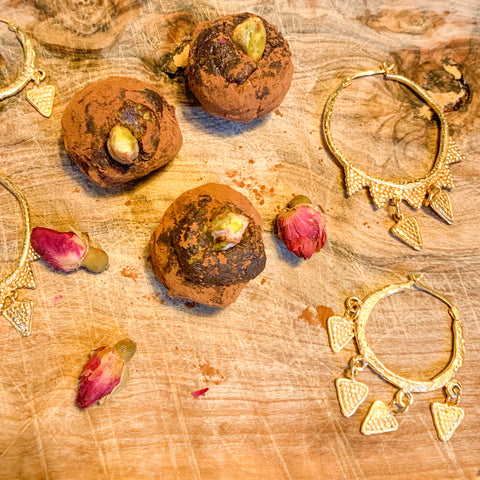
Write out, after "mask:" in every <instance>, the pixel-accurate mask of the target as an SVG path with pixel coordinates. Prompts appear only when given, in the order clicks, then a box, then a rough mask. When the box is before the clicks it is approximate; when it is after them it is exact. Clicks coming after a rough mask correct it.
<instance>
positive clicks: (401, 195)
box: [322, 64, 463, 250]
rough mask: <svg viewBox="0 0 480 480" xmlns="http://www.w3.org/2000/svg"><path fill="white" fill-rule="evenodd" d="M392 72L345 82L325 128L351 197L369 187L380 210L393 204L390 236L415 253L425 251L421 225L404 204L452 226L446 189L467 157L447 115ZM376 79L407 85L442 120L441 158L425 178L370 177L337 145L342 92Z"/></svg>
mask: <svg viewBox="0 0 480 480" xmlns="http://www.w3.org/2000/svg"><path fill="white" fill-rule="evenodd" d="M392 69H393V65H391V66H387V65H386V64H383V65H382V67H381V69H380V70H369V71H366V72H360V73H357V74H355V75H353V76H352V77H348V78H345V79H344V80H343V81H342V82H341V83H340V85H339V86H338V87H337V88H336V89H335V90H334V91H333V92H332V93H331V95H330V97H329V98H328V100H327V103H326V106H325V111H324V115H323V122H322V127H323V133H324V137H325V141H326V144H327V146H328V148H329V150H330V151H331V153H332V154H333V155H334V156H335V158H337V160H338V161H339V162H340V164H341V165H342V167H343V170H344V175H345V187H346V192H347V195H348V196H351V195H353V194H354V193H355V192H357V191H358V190H361V189H362V188H363V187H368V189H369V192H370V196H371V197H372V200H373V203H374V204H375V206H376V207H377V208H381V207H383V206H385V204H386V203H387V202H390V203H391V204H393V206H394V207H395V212H394V213H393V215H392V218H393V220H394V221H395V224H394V225H393V226H392V227H391V229H390V232H391V233H392V234H393V235H394V236H395V237H397V238H398V239H399V240H401V241H402V242H404V243H406V244H407V245H409V246H410V247H412V248H414V249H415V250H421V248H422V237H421V235H420V229H419V226H418V222H417V220H416V219H415V217H406V216H405V215H404V214H403V213H402V212H401V211H400V204H401V202H402V201H405V202H407V203H408V204H409V205H410V206H412V207H413V208H415V209H418V208H420V207H421V206H422V204H424V205H425V206H430V208H431V209H432V210H433V211H434V212H435V213H436V214H437V215H438V216H439V217H440V218H442V219H443V220H444V221H445V222H446V223H448V224H451V223H452V222H453V212H452V206H451V202H450V197H449V196H448V193H447V192H446V191H445V190H444V188H446V189H451V188H453V180H452V175H451V173H450V169H449V165H450V164H451V163H454V162H457V161H459V160H461V159H462V158H463V156H462V155H461V154H460V152H459V150H458V148H457V146H456V145H455V143H454V142H453V140H452V139H451V138H450V135H449V131H448V124H447V121H446V119H445V115H444V114H443V111H442V109H441V108H440V106H439V105H438V104H437V102H435V100H434V99H433V98H432V97H431V96H430V95H429V94H428V93H427V92H426V91H425V90H423V89H422V88H421V87H419V86H418V85H417V84H416V83H414V82H412V81H411V80H409V79H408V78H405V77H402V76H401V75H395V74H393V73H391V70H392ZM372 75H383V76H384V78H385V80H393V81H396V82H399V83H401V84H403V85H406V86H407V87H408V88H410V89H411V90H412V91H413V92H414V93H416V94H417V95H418V96H419V97H420V98H421V99H422V100H423V101H424V102H426V103H427V104H428V105H429V106H430V107H431V108H432V110H433V111H434V112H435V113H436V115H437V117H438V119H439V122H440V138H439V147H438V152H437V156H436V159H435V162H434V164H433V167H432V169H431V170H430V171H429V172H428V173H427V174H426V175H425V176H424V177H422V178H418V179H415V180H411V181H407V182H392V181H387V180H383V179H381V178H376V177H374V176H372V175H368V174H366V173H365V172H363V171H362V170H360V169H359V168H358V167H355V166H353V165H352V164H351V163H350V162H349V161H348V160H347V158H346V157H345V156H344V155H343V154H342V153H341V152H340V150H339V149H338V148H337V147H336V145H335V142H334V140H333V136H332V131H331V125H330V121H331V117H332V112H333V106H334V104H335V100H336V99H337V97H338V95H339V93H340V92H341V90H343V89H344V88H346V87H348V86H349V85H350V84H351V83H352V81H353V80H355V79H358V78H362V77H368V76H372Z"/></svg>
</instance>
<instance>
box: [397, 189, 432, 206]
mask: <svg viewBox="0 0 480 480" xmlns="http://www.w3.org/2000/svg"><path fill="white" fill-rule="evenodd" d="M426 196H427V186H426V185H423V184H420V185H414V186H412V187H410V188H408V189H405V191H404V192H403V200H405V201H406V202H407V203H408V204H410V205H411V206H412V207H413V208H420V207H421V206H422V204H423V201H424V200H425V197H426Z"/></svg>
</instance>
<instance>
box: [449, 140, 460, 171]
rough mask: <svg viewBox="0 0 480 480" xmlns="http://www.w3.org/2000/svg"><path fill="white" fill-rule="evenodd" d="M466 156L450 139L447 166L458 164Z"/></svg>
mask: <svg viewBox="0 0 480 480" xmlns="http://www.w3.org/2000/svg"><path fill="white" fill-rule="evenodd" d="M463 158H464V156H463V155H462V154H461V153H460V150H459V149H458V147H457V145H456V143H455V142H454V141H453V140H452V139H450V142H449V145H448V150H447V164H449V165H450V164H451V163H456V162H459V161H461V160H463Z"/></svg>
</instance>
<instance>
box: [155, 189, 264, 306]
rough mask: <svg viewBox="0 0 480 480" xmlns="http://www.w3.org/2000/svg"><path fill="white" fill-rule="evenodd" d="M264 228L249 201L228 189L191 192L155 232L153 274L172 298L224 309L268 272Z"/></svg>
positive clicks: (176, 205) (186, 194)
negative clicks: (265, 269) (265, 270)
mask: <svg viewBox="0 0 480 480" xmlns="http://www.w3.org/2000/svg"><path fill="white" fill-rule="evenodd" d="M262 225H263V222H262V218H261V216H260V214H259V213H258V212H257V210H256V209H255V208H254V207H253V205H252V204H251V203H250V202H249V200H248V199H247V198H246V197H245V196H244V195H242V194H241V193H239V192H237V191H235V190H233V189H232V188H230V187H228V186H226V185H220V184H216V183H209V184H206V185H202V186H201V187H198V188H195V189H193V190H188V191H186V192H185V193H183V194H182V195H180V196H179V197H178V198H177V199H176V200H175V201H174V202H173V203H172V205H170V207H169V208H168V209H167V211H166V212H165V214H164V216H163V218H162V220H161V221H160V224H159V226H158V227H157V228H156V230H155V231H154V232H153V235H152V238H151V240H150V255H151V258H152V264H153V267H154V270H155V274H156V275H157V278H158V279H159V280H160V282H161V283H162V284H163V285H164V286H165V288H166V289H167V292H168V294H169V295H170V296H171V297H175V298H183V299H185V300H190V301H193V302H198V303H203V304H205V305H209V306H212V307H226V306H228V305H230V304H231V303H232V302H234V301H235V300H236V299H237V297H238V295H239V294H240V291H241V290H242V288H243V287H244V286H245V285H246V284H247V282H248V281H249V280H251V279H252V278H254V277H256V276H257V275H258V274H259V273H260V272H262V270H263V269H264V267H265V260H266V259H265V251H264V247H263V240H262Z"/></svg>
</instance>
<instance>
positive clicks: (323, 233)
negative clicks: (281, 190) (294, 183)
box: [277, 195, 327, 259]
mask: <svg viewBox="0 0 480 480" xmlns="http://www.w3.org/2000/svg"><path fill="white" fill-rule="evenodd" d="M277 226H278V235H279V236H280V239H281V240H282V242H283V243H284V244H285V246H286V247H287V248H288V250H290V251H291V252H293V253H294V254H295V255H296V256H297V257H302V258H305V259H307V258H310V257H311V256H312V255H313V254H314V253H315V252H319V251H320V250H321V249H322V247H323V246H324V245H325V241H326V240H327V230H326V227H325V222H324V221H323V217H322V214H321V213H320V212H319V210H318V208H317V207H315V206H314V205H313V204H312V202H311V201H310V199H309V198H308V197H306V196H305V195H297V196H296V197H295V198H294V199H293V200H292V201H291V202H290V203H289V204H288V206H287V209H286V210H285V211H284V212H283V213H281V214H280V215H279V217H278V219H277Z"/></svg>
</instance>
